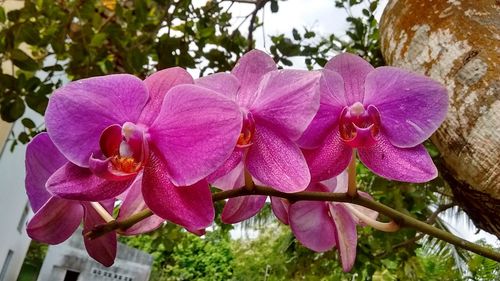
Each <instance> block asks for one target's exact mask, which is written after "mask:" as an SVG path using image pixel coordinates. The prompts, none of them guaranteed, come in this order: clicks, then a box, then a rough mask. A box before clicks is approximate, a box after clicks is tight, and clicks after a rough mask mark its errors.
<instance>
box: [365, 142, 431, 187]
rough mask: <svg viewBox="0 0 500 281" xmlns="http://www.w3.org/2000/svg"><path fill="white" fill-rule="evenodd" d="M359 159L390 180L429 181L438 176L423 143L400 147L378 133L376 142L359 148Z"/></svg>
mask: <svg viewBox="0 0 500 281" xmlns="http://www.w3.org/2000/svg"><path fill="white" fill-rule="evenodd" d="M358 155H359V159H360V160H361V162H363V164H365V165H366V167H367V168H368V169H370V170H372V171H373V172H374V173H375V174H377V175H379V176H381V177H384V178H386V179H390V180H397V181H404V182H416V183H418V182H427V181H430V180H432V179H433V178H435V177H436V176H437V169H436V166H434V163H433V162H432V159H431V157H430V156H429V153H427V151H426V150H425V147H424V146H423V145H417V146H415V147H410V148H399V147H396V146H394V145H392V144H391V143H390V142H389V140H388V139H387V138H386V137H385V136H383V134H378V135H377V137H376V144H375V145H373V146H371V147H368V148H359V149H358Z"/></svg>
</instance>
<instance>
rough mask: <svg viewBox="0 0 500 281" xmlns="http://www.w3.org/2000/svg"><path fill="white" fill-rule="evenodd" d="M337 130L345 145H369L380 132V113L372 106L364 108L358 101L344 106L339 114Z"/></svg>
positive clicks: (354, 146)
mask: <svg viewBox="0 0 500 281" xmlns="http://www.w3.org/2000/svg"><path fill="white" fill-rule="evenodd" d="M339 131H340V137H341V139H342V140H343V141H344V142H345V143H346V144H347V145H349V146H351V147H353V148H357V147H370V146H372V145H373V144H375V137H376V136H377V135H378V134H379V132H380V114H379V112H378V110H377V109H376V108H375V107H374V106H371V105H370V106H368V109H365V107H364V106H363V105H362V104H361V103H360V102H356V103H354V104H353V105H351V106H346V107H344V109H343V110H342V112H341V114H340V120H339Z"/></svg>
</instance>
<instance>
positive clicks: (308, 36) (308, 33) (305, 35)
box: [304, 31, 316, 39]
mask: <svg viewBox="0 0 500 281" xmlns="http://www.w3.org/2000/svg"><path fill="white" fill-rule="evenodd" d="M314 36H316V33H315V32H314V31H307V32H306V33H305V34H304V37H305V38H306V39H310V38H313V37H314Z"/></svg>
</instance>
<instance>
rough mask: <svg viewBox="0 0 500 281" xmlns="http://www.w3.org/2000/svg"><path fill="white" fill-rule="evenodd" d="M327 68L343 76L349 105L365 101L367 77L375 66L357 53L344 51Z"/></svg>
mask: <svg viewBox="0 0 500 281" xmlns="http://www.w3.org/2000/svg"><path fill="white" fill-rule="evenodd" d="M325 68H326V69H329V70H333V71H336V72H337V73H338V74H340V76H342V78H343V80H344V89H345V98H346V102H347V105H352V104H353V103H355V102H357V101H358V102H361V101H363V97H364V93H365V78H366V76H367V75H368V73H370V72H372V71H373V70H374V68H373V66H371V65H370V64H369V63H368V62H367V61H365V60H364V59H362V58H360V57H359V56H357V55H354V54H349V53H343V54H340V55H337V56H335V57H333V58H332V59H331V60H330V61H329V62H328V63H327V64H326V65H325Z"/></svg>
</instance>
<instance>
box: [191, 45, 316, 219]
mask: <svg viewBox="0 0 500 281" xmlns="http://www.w3.org/2000/svg"><path fill="white" fill-rule="evenodd" d="M195 82H196V84H197V85H201V86H203V87H206V88H209V89H213V90H215V91H217V92H220V93H222V94H224V95H225V96H226V97H228V98H229V99H231V100H234V101H235V102H236V103H237V104H238V105H239V108H240V111H241V113H242V115H243V121H242V125H243V126H242V130H241V132H238V134H237V135H238V136H239V138H238V141H237V142H235V143H236V147H235V149H234V152H233V154H232V155H231V157H230V158H229V159H228V161H226V163H225V164H224V165H223V166H222V167H221V168H219V169H218V170H217V171H216V172H215V173H213V174H212V175H210V177H209V178H208V180H209V182H211V183H213V185H214V186H216V187H218V188H220V189H223V190H227V189H232V188H235V187H241V186H242V185H243V184H244V172H245V170H247V171H248V172H249V173H250V175H251V176H252V178H253V179H254V181H255V182H256V183H259V184H264V185H267V186H270V187H272V188H275V189H277V190H280V191H283V192H297V191H301V190H304V189H305V188H306V187H307V185H308V184H309V182H310V173H309V169H308V166H307V163H306V161H305V159H304V156H303V155H302V152H301V151H300V149H299V147H298V145H297V144H296V143H295V141H296V140H297V139H299V137H300V136H301V135H302V133H303V132H304V130H305V129H306V128H307V126H308V125H309V123H310V122H311V120H312V118H313V117H314V115H315V114H316V112H317V110H318V108H319V91H318V86H317V85H318V83H319V73H318V72H308V71H300V70H277V67H276V63H275V62H274V61H273V59H272V58H271V57H270V56H269V55H267V54H266V53H264V52H262V51H259V50H253V51H250V52H248V53H246V54H245V55H244V56H243V57H241V59H240V60H239V61H238V63H237V64H236V66H235V67H234V68H233V70H232V71H231V73H217V74H213V75H209V76H206V77H203V78H200V79H197V80H196V81H195ZM265 200H266V197H265V196H245V197H241V198H234V199H229V201H228V202H227V204H226V206H225V208H224V211H223V212H222V220H223V221H224V222H226V223H234V222H237V221H241V220H244V219H246V218H249V217H251V216H253V215H254V214H256V213H257V212H258V211H259V210H260V209H261V208H262V206H263V205H264V203H265Z"/></svg>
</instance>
